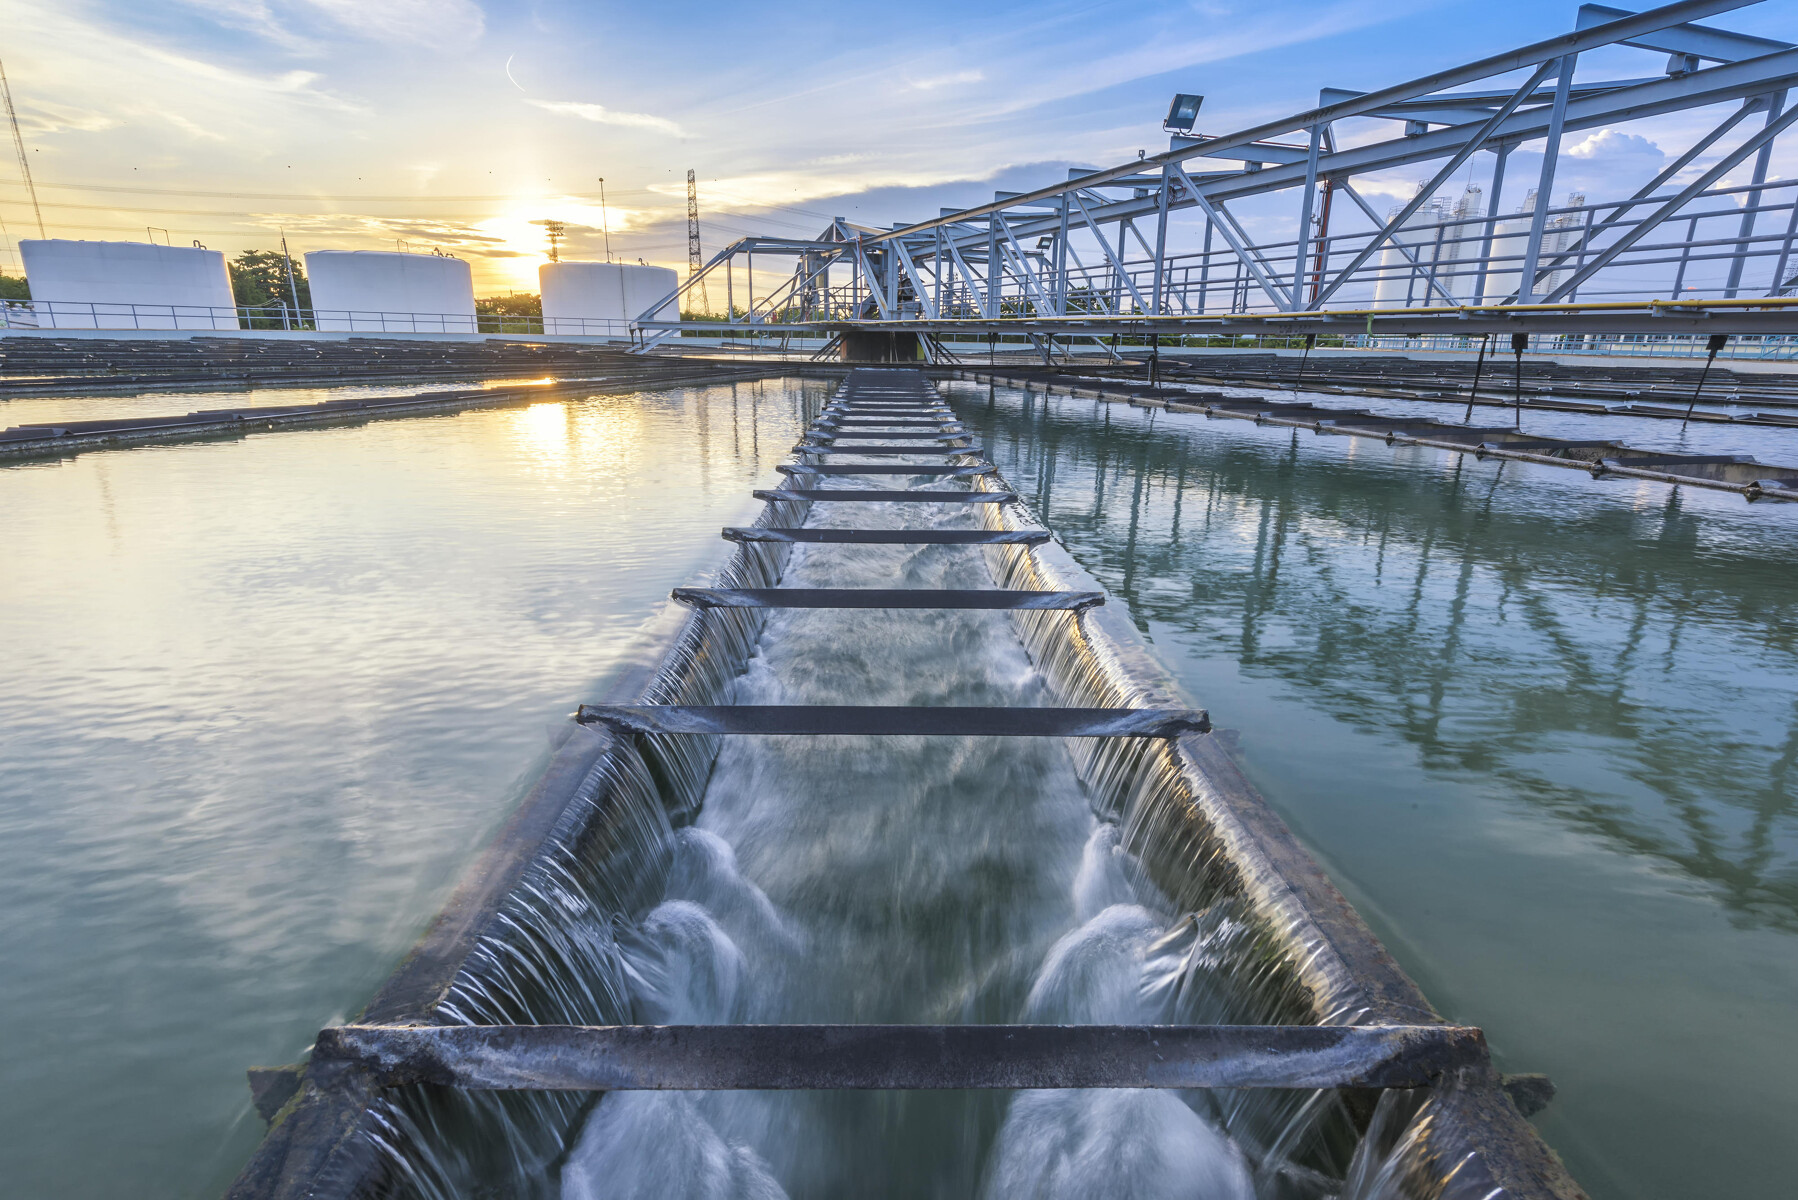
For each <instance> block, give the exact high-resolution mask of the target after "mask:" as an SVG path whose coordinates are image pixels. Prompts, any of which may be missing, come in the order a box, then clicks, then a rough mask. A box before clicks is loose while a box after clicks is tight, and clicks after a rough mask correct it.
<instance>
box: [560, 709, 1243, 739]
mask: <svg viewBox="0 0 1798 1200" xmlns="http://www.w3.org/2000/svg"><path fill="white" fill-rule="evenodd" d="M574 719H575V720H577V721H579V722H581V723H582V724H600V725H608V726H611V727H613V728H616V729H624V730H628V731H629V732H632V733H710V734H799V735H817V736H830V735H838V734H854V735H890V736H901V737H1153V738H1162V737H1179V736H1180V735H1181V734H1185V733H1209V732H1210V731H1211V718H1210V716H1208V715H1207V714H1206V713H1205V711H1204V710H1203V709H1155V708H955V707H940V708H923V707H914V706H907V705H899V706H894V705H869V704H829V705H814V704H583V705H581V707H580V709H579V711H577V712H576V713H575V715H574Z"/></svg>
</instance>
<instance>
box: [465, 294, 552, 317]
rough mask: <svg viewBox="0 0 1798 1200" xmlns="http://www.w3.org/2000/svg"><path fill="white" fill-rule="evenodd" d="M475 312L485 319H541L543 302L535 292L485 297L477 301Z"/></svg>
mask: <svg viewBox="0 0 1798 1200" xmlns="http://www.w3.org/2000/svg"><path fill="white" fill-rule="evenodd" d="M474 310H475V311H476V312H477V313H480V314H481V315H482V316H484V317H485V316H498V317H541V316H542V315H543V300H542V298H541V297H540V296H538V295H536V294H535V293H534V292H508V293H507V294H506V295H504V296H484V297H482V298H481V299H479V300H476V301H475V302H474Z"/></svg>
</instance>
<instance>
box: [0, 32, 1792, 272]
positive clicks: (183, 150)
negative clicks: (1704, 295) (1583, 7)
mask: <svg viewBox="0 0 1798 1200" xmlns="http://www.w3.org/2000/svg"><path fill="white" fill-rule="evenodd" d="M1576 8H1577V4H1576V3H1573V2H1571V0H1553V2H1543V0H1514V2H1512V3H1506V4H1492V3H1489V2H1471V3H1463V2H1456V0H1319V2H1312V3H1292V2H1287V0H1243V2H1237V0H1226V2H1218V3H1188V4H1166V3H1162V4H1148V3H1066V2H1058V0H1047V2H1036V3H988V4H984V5H972V4H965V3H963V4H951V3H946V2H935V0H932V2H927V3H913V4H908V5H892V4H878V5H876V4H856V3H837V4H822V3H810V2H802V3H788V4H784V5H766V4H741V3H732V4H704V3H693V2H687V0H671V2H665V3H659V4H630V5H626V4H613V3H572V2H563V0H544V2H539V3H498V2H488V3H481V2H479V0H385V2H383V0H150V2H149V3H145V2H142V0H137V2H125V0H57V2H55V3H47V2H44V0H0V29H5V30H6V34H7V36H6V38H5V40H4V43H3V44H0V53H3V54H4V56H5V65H6V70H7V74H8V76H9V77H10V79H11V81H12V89H13V94H14V99H15V101H16V103H17V105H18V108H19V112H20V117H21V120H22V123H23V126H24V132H25V138H26V143H27V147H28V153H29V155H30V159H31V163H32V166H33V171H34V174H35V175H36V178H37V181H38V184H39V195H40V198H41V200H42V201H43V203H44V219H45V223H46V225H47V226H48V228H49V232H50V235H51V236H53V237H54V236H61V237H75V238H90V239H112V238H117V239H139V240H141V239H142V238H143V237H145V236H147V235H146V233H145V228H146V227H147V226H155V227H157V228H158V230H159V233H158V235H157V236H158V239H159V240H160V230H163V229H166V230H167V231H168V233H169V236H170V239H171V240H172V241H174V242H175V243H177V244H182V243H185V242H188V241H191V240H194V239H198V240H200V241H202V242H204V243H205V244H207V245H209V246H212V247H214V248H217V249H223V250H225V251H227V252H229V253H235V252H237V251H238V250H241V249H247V248H257V247H265V246H269V245H272V244H273V243H274V241H275V239H276V237H277V236H278V233H277V231H278V230H280V229H283V228H284V229H286V231H287V233H288V236H289V239H290V241H291V243H292V244H293V246H294V248H295V250H296V251H299V250H311V249H325V248H350V249H377V248H391V247H392V246H393V244H394V242H395V240H396V239H403V240H405V241H406V242H408V243H409V244H410V245H411V246H412V247H414V248H419V249H424V248H429V247H432V246H441V247H442V248H444V249H446V250H449V251H452V252H454V253H457V254H460V255H462V256H464V257H467V258H468V259H469V260H470V261H471V262H472V263H473V265H474V268H475V272H476V279H477V284H478V285H479V287H480V289H481V290H482V291H503V290H508V289H509V288H511V287H513V286H529V285H530V284H531V281H532V280H533V279H534V275H535V269H536V266H537V264H538V263H539V262H540V261H541V247H542V235H541V230H540V229H539V228H538V227H536V226H533V225H531V223H530V222H531V221H532V220H533V219H538V218H546V217H553V218H559V219H563V220H566V221H569V222H570V223H571V225H572V226H573V238H572V242H571V246H570V248H569V251H568V253H569V255H570V256H573V257H588V256H597V254H598V253H599V252H600V244H601V233H600V229H599V227H600V225H601V216H600V209H599V205H598V201H597V193H598V191H599V188H600V184H599V183H598V180H599V179H600V178H601V177H603V178H604V180H605V185H604V186H605V191H606V195H607V200H608V205H607V211H606V216H605V223H606V224H607V225H609V226H610V228H611V231H612V246H613V250H614V251H615V252H617V253H618V254H620V255H621V256H623V257H626V258H629V259H635V258H639V257H641V258H643V259H645V260H646V261H649V262H658V263H664V264H668V265H681V264H683V263H684V261H685V249H686V247H685V230H684V218H685V211H684V187H685V175H686V171H687V169H688V168H689V167H691V168H693V169H695V170H696V171H697V172H698V174H699V179H700V198H701V205H702V209H703V219H704V225H705V239H706V245H707V250H708V253H709V252H710V251H712V250H715V249H717V248H718V247H720V246H721V245H722V244H723V243H724V242H725V241H727V240H730V239H731V238H734V237H736V236H740V235H742V234H744V233H748V232H754V231H759V232H766V233H775V234H782V233H785V234H804V233H811V232H815V231H816V230H817V229H818V228H819V227H820V226H821V225H822V224H823V223H824V221H825V220H827V219H828V218H829V217H830V216H832V215H843V216H847V217H849V218H851V219H852V220H855V221H858V222H861V223H865V224H885V223H887V222H890V221H894V220H900V219H905V218H907V217H915V216H923V215H933V214H934V213H935V211H936V209H937V207H938V206H939V205H942V204H966V203H972V202H975V201H978V200H983V199H990V197H991V193H992V191H993V189H994V188H995V187H1002V188H1012V189H1016V188H1021V187H1023V186H1027V185H1031V184H1037V183H1042V182H1047V181H1048V180H1050V179H1053V178H1057V177H1063V176H1065V171H1066V168H1067V167H1068V166H1069V165H1081V164H1084V165H1103V164H1109V163H1113V162H1117V161H1121V160H1123V159H1127V158H1133V157H1135V153H1136V151H1137V150H1138V149H1148V150H1150V151H1151V152H1152V151H1154V150H1156V149H1159V148H1165V146H1166V135H1165V134H1163V133H1162V132H1161V129H1160V119H1161V116H1162V115H1163V113H1164V112H1165V110H1166V107H1167V102H1168V97H1169V96H1170V95H1171V94H1172V93H1173V92H1175V91H1198V92H1202V93H1204V94H1205V95H1206V97H1207V100H1206V106H1205V112H1204V119H1203V120H1202V121H1201V126H1202V128H1203V129H1205V130H1206V131H1209V132H1225V131H1228V130H1230V129H1234V128H1238V127H1241V126H1243V125H1246V124H1249V123H1253V122H1256V121H1260V120H1263V119H1268V118H1273V117H1277V116H1280V115H1283V114H1285V113H1290V112H1295V111H1299V110H1301V109H1304V108H1307V107H1310V106H1311V105H1313V104H1315V103H1316V98H1317V88H1318V87H1319V86H1320V85H1329V86H1338V87H1349V88H1368V87H1375V86H1382V85H1385V84H1389V83H1393V82H1397V81H1399V80H1402V79H1405V78H1410V77H1413V76H1416V75H1421V74H1424V73H1426V72H1428V71H1430V70H1433V69H1437V68H1440V67H1444V66H1449V65H1453V64H1455V63H1457V62H1462V61H1467V60H1470V59H1473V58H1477V57H1480V56H1482V55H1484V54H1488V53H1492V52H1495V51H1498V50H1501V49H1504V48H1506V47H1509V46H1512V45H1517V44H1521V43H1524V42H1527V41H1531V40H1535V39H1538V38H1542V37H1546V36H1549V35H1551V34H1554V33H1557V32H1561V31H1564V30H1566V29H1568V28H1571V26H1572V23H1573V14H1574V11H1575V9H1576ZM1713 23H1715V24H1721V25H1724V26H1726V27H1728V28H1733V29H1739V30H1743V31H1745V32H1757V33H1761V34H1764V35H1766V36H1771V37H1779V38H1783V39H1785V40H1788V41H1794V42H1798V6H1794V5H1790V4H1783V3H1769V4H1762V5H1759V6H1757V7H1754V8H1749V9H1746V10H1743V11H1740V12H1736V13H1731V14H1727V15H1725V16H1724V17H1721V18H1714V19H1713ZM1661 57H1662V56H1654V55H1650V54H1646V53H1643V52H1636V51H1610V52H1606V54H1605V55H1604V56H1594V57H1593V60H1592V61H1590V62H1583V63H1582V73H1583V74H1588V73H1590V74H1625V75H1637V76H1640V75H1648V74H1654V73H1656V72H1658V70H1659V61H1661ZM1687 132H1688V126H1686V125H1683V124H1681V122H1680V121H1677V120H1674V121H1669V122H1663V123H1662V124H1661V125H1660V126H1657V127H1654V128H1650V129H1648V130H1647V131H1646V133H1644V132H1643V131H1640V130H1637V131H1633V132H1631V133H1630V134H1628V135H1625V134H1623V133H1621V132H1619V133H1616V134H1613V135H1611V136H1610V137H1608V138H1604V137H1596V135H1579V136H1578V137H1576V138H1573V139H1570V140H1569V143H1568V146H1569V149H1570V151H1571V152H1572V158H1571V159H1570V165H1569V170H1568V172H1567V173H1566V174H1565V175H1564V177H1563V182H1564V183H1565V185H1566V186H1567V187H1568V188H1573V187H1580V186H1592V187H1594V188H1599V187H1603V186H1605V184H1606V183H1607V182H1608V181H1611V180H1613V179H1614V178H1617V177H1619V173H1620V172H1622V171H1624V170H1626V169H1627V171H1628V172H1629V173H1630V174H1631V175H1632V177H1635V176H1641V175H1643V174H1644V173H1652V171H1653V170H1654V169H1656V167H1658V165H1659V163H1660V161H1662V154H1663V152H1662V151H1661V150H1660V148H1659V144H1658V141H1657V139H1661V140H1669V139H1671V140H1677V138H1678V137H1680V136H1682V135H1685V134H1686V133H1687ZM1595 137H1596V140H1594V138H1595ZM1632 138H1633V139H1634V140H1631V139H1632ZM1581 147H1583V149H1581ZM1481 157H1482V158H1484V157H1486V156H1481ZM1513 161H1514V162H1516V163H1517V164H1518V165H1517V167H1514V168H1513V169H1514V170H1516V169H1518V168H1520V167H1522V166H1523V163H1522V162H1521V160H1513ZM1782 165H1783V164H1782ZM1644 168H1645V172H1644V170H1643V169H1644ZM1588 179H1589V180H1590V184H1589V185H1588V183H1587V180H1588ZM1411 186H1414V181H1408V180H1406V179H1403V178H1395V179H1389V180H1380V179H1375V180H1370V181H1367V186H1366V187H1365V188H1364V189H1363V190H1364V191H1371V192H1384V193H1385V194H1386V195H1387V196H1390V197H1391V198H1393V199H1394V200H1396V199H1397V198H1400V197H1402V196H1406V195H1408V194H1409V188H1410V187H1411ZM1630 186H1631V188H1632V189H1633V186H1634V183H1633V179H1632V182H1631V184H1630ZM122 189H136V190H129V191H127V190H122ZM1560 190H1561V187H1560V185H1557V191H1560ZM1595 198H1596V197H1595ZM1250 215H1251V216H1252V215H1253V214H1250ZM0 218H3V219H4V222H5V230H4V235H5V238H4V245H3V246H0V270H7V271H15V272H16V270H17V261H18V260H17V258H16V255H15V254H14V252H13V249H12V239H16V238H19V237H29V236H35V234H36V225H35V222H34V220H33V218H32V215H31V209H30V207H29V205H28V204H27V203H25V201H24V192H23V189H22V188H21V187H20V186H19V184H18V182H17V171H16V169H15V168H14V167H13V166H12V165H11V163H10V161H6V162H4V163H0Z"/></svg>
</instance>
